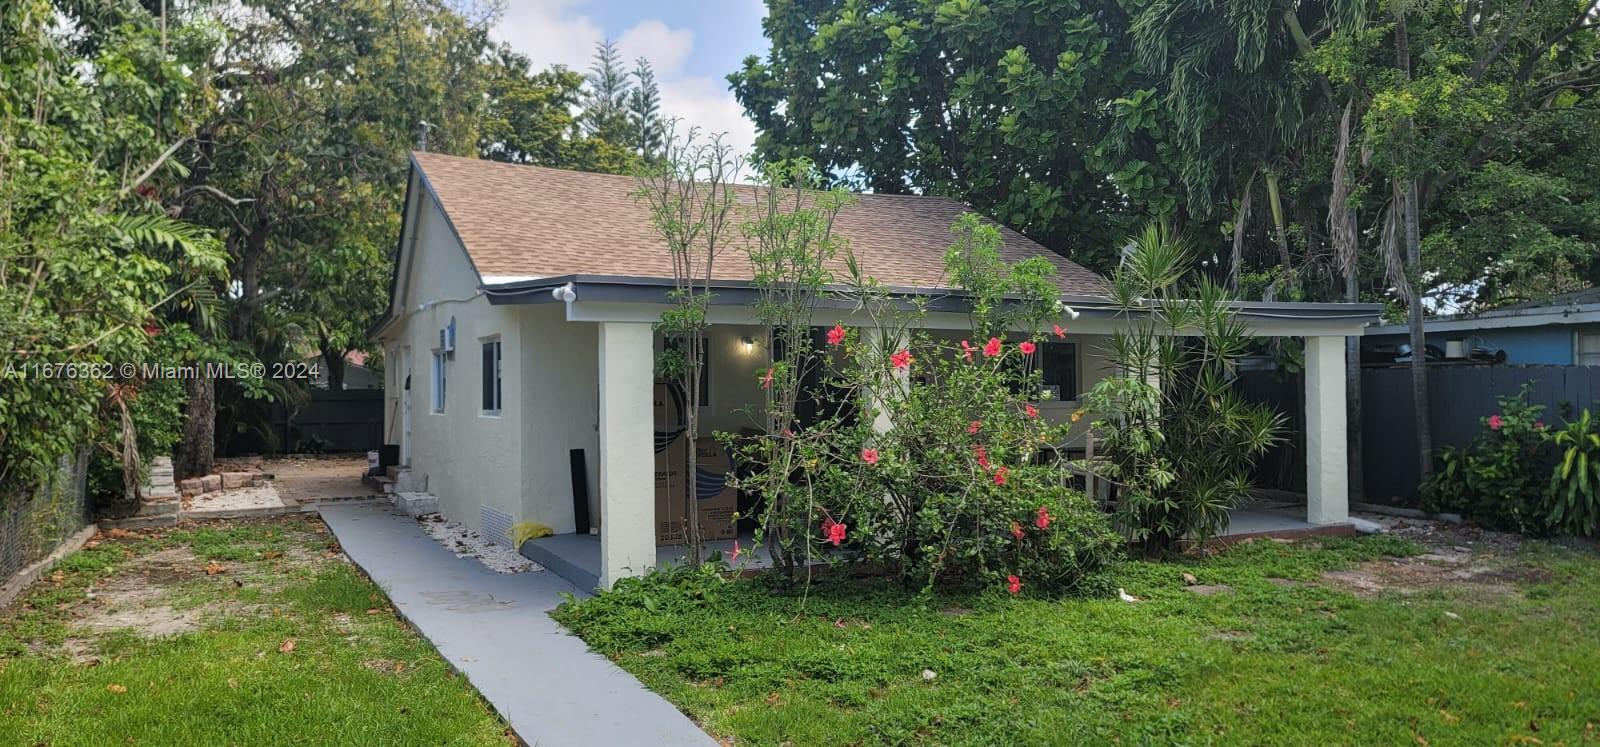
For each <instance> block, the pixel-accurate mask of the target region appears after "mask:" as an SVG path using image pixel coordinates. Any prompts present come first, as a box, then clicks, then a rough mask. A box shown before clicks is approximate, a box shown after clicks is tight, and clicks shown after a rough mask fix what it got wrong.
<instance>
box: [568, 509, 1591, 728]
mask: <svg viewBox="0 0 1600 747" xmlns="http://www.w3.org/2000/svg"><path fill="white" fill-rule="evenodd" d="M1420 551H1421V548H1419V547H1418V546H1417V545H1415V544H1413V543H1411V542H1410V541H1407V540H1401V539H1395V538H1389V537H1371V538H1360V539H1348V540H1332V541H1324V542H1310V543H1301V544H1294V545H1289V544H1282V543H1278V542H1271V541H1261V542H1255V543H1251V544H1247V545H1243V546H1240V547H1236V548H1234V549H1232V550H1230V551H1227V552H1224V553H1222V554H1221V555H1219V556H1217V557H1213V558H1211V559H1208V560H1205V561H1196V562H1193V563H1152V562H1128V563H1125V564H1123V565H1121V566H1120V567H1119V568H1118V569H1117V570H1116V571H1115V572H1114V575H1113V578H1112V581H1111V584H1110V586H1111V587H1113V588H1114V587H1118V586H1120V587H1125V588H1126V589H1127V591H1128V592H1129V593H1131V594H1134V595H1136V596H1138V597H1141V598H1143V599H1144V601H1142V602H1138V603H1128V602H1124V601H1120V600H1118V599H1117V598H1116V597H1115V593H1114V592H1113V593H1112V595H1111V596H1110V598H1092V599H1064V600H1049V599H1028V598H1008V597H1007V596H1006V595H1004V594H1003V593H989V594H981V595H972V596H960V597H949V598H941V599H935V600H929V601H924V600H918V599H916V598H915V597H913V596H910V595H907V594H905V593H903V592H899V591H896V590H892V589H888V588H885V587H884V586H883V585H882V584H881V583H878V582H862V581H849V582H844V583H833V582H829V583H819V584H817V585H813V586H812V587H811V589H810V590H809V592H808V593H807V594H806V595H805V596H804V597H801V596H799V595H793V594H783V593H777V592H775V591H774V590H773V589H770V588H768V587H767V585H766V584H763V583H762V582H759V581H739V582H733V583H729V584H725V585H717V586H713V587H712V588H713V590H712V591H710V592H708V593H704V594H701V595H696V594H692V593H686V592H684V591H682V588H683V587H681V586H679V587H674V586H667V585H664V584H662V583H654V584H647V585H645V586H643V587H641V588H639V589H635V590H633V591H629V592H627V593H621V594H611V595H605V596H602V597H599V598H596V599H594V600H590V601H587V602H583V603H579V604H577V605H570V604H569V605H568V606H566V607H563V608H562V609H561V610H558V612H557V617H558V619H560V620H562V621H563V622H565V623H566V624H567V625H569V626H571V627H572V628H573V629H575V630H576V631H577V632H578V633H579V634H580V635H581V636H583V638H584V639H585V640H587V641H588V642H589V643H590V644H591V645H592V646H593V647H594V648H596V649H597V650H599V651H602V652H604V653H605V654H607V655H609V656H610V657H612V658H613V659H614V660H616V661H617V662H618V663H619V664H620V665H621V666H623V667H624V668H626V669H627V670H628V671H630V672H633V673H634V674H635V675H637V676H638V677H640V678H641V679H642V680H643V681H644V682H645V683H646V684H647V685H648V686H650V687H651V688H652V689H654V690H656V691H658V692H660V693H662V694H663V695H665V696H666V697H667V698H668V699H670V700H671V701H672V702H674V703H675V704H677V705H678V707H679V708H681V709H683V710H684V711H685V712H687V713H689V714H691V715H692V716H693V717H694V718H695V719H697V720H698V721H700V722H701V723H702V724H703V725H704V726H706V728H707V729H708V730H710V731H711V732H712V733H713V734H714V735H717V736H719V737H725V738H726V737H733V738H735V739H736V740H737V741H738V742H739V743H740V744H782V743H786V742H787V743H792V744H794V745H839V744H906V743H911V744H995V745H1002V744H1004V745H1011V744H1098V743H1107V742H1113V743H1123V744H1208V743H1218V744H1315V745H1322V744H1383V745H1400V744H1407V745H1418V744H1434V745H1445V744H1473V745H1477V744H1507V743H1525V744H1546V745H1553V744H1560V743H1565V744H1589V743H1600V557H1596V556H1595V555H1593V554H1586V553H1581V552H1577V551H1571V550H1566V549H1562V548H1558V547H1555V546H1552V545H1549V544H1544V543H1531V542H1530V543H1527V544H1525V545H1523V547H1522V548H1521V550H1520V551H1513V552H1512V553H1510V555H1509V556H1508V554H1507V553H1501V554H1500V555H1499V556H1494V555H1488V554H1481V553H1480V554H1475V555H1473V556H1472V557H1471V559H1470V560H1467V561H1466V562H1443V561H1438V560H1436V559H1434V558H1432V557H1431V556H1430V557H1425V558H1417V557H1414V556H1416V555H1417V554H1418V553H1419V552H1420ZM1392 556H1413V557H1408V559H1406V560H1389V559H1388V558H1391V557H1392ZM1339 569H1344V570H1343V571H1342V573H1341V575H1339V576H1337V577H1326V576H1324V575H1323V573H1324V572H1325V571H1330V570H1334V571H1338V570H1339ZM1185 572H1188V573H1190V574H1192V575H1193V576H1194V577H1195V578H1196V581H1198V583H1200V584H1203V585H1227V586H1230V587H1232V588H1231V590H1223V591H1222V592H1221V593H1217V594H1214V595H1211V596H1202V595H1200V594H1196V593H1193V592H1192V591H1189V590H1186V589H1185V587H1186V585H1187V583H1186V581H1185V580H1184V578H1183V574H1184V573H1185ZM1362 584H1366V586H1363V585H1362ZM925 669H926V670H930V671H932V672H933V673H935V676H934V678H933V679H932V680H925V678H924V675H923V670H925Z"/></svg>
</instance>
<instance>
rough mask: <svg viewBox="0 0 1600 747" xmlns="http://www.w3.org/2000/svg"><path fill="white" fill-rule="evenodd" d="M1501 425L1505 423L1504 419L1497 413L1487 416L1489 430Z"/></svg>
mask: <svg viewBox="0 0 1600 747" xmlns="http://www.w3.org/2000/svg"><path fill="white" fill-rule="evenodd" d="M1502 425H1505V421H1504V420H1501V419H1500V416H1499V415H1490V416H1489V430H1491V431H1497V430H1500V426H1502Z"/></svg>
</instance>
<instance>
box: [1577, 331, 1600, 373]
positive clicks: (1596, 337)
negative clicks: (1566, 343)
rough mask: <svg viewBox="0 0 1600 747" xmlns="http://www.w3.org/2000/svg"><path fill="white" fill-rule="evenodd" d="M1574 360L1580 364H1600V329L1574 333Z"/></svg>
mask: <svg viewBox="0 0 1600 747" xmlns="http://www.w3.org/2000/svg"><path fill="white" fill-rule="evenodd" d="M1585 348H1588V349H1587V350H1585ZM1572 362H1573V363H1575V364H1577V365H1580V366H1600V329H1597V330H1590V331H1586V330H1579V331H1576V332H1573V333H1572Z"/></svg>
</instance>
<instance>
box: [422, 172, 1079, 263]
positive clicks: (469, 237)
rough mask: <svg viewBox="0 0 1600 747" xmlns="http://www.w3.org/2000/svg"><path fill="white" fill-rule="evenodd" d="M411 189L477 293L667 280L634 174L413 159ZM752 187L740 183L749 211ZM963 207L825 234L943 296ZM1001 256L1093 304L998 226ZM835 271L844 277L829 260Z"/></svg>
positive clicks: (855, 210) (864, 205) (860, 220)
mask: <svg viewBox="0 0 1600 747" xmlns="http://www.w3.org/2000/svg"><path fill="white" fill-rule="evenodd" d="M412 157H413V160H414V161H415V163H416V166H417V169H418V172H419V173H420V175H421V181H422V183H423V184H424V185H425V187H426V189H427V191H428V193H429V194H431V195H432V197H433V199H435V200H437V202H438V204H439V206H440V207H441V208H442V209H443V211H444V214H445V215H446V217H447V219H448V221H449V223H450V225H451V226H452V227H453V229H454V230H455V233H456V235H457V236H458V237H459V238H460V240H461V244H462V245H463V246H464V247H465V248H466V250H467V254H468V257H469V259H470V261H471V263H472V264H473V265H474V267H475V268H476V269H477V271H478V274H479V276H480V277H481V278H482V280H483V281H484V282H485V283H486V284H494V283H496V282H510V281H515V280H525V279H530V278H542V277H555V276H562V275H574V274H590V275H616V276H627V277H659V278H671V277H672V263H671V258H670V256H669V255H668V254H667V252H666V251H665V249H664V248H663V247H662V245H661V241H660V238H659V237H658V236H657V235H656V233H655V231H654V229H653V228H652V226H651V225H650V213H649V209H648V208H647V207H646V206H645V205H644V204H643V203H641V202H640V201H639V200H637V199H635V197H634V196H633V194H634V192H635V191H636V190H637V188H638V186H637V182H636V181H635V180H634V178H633V177H629V176H618V175H612V174H594V173H588V172H582V171H568V170H564V169H552V168H545V167H540V166H524V165H518V164H507V163H500V162H495V161H484V160H478V159H471V158H458V157H455V156H446V155H441V154H437V153H414V154H412ZM757 189H759V188H757V187H752V186H748V185H741V186H740V187H739V188H738V191H739V199H740V200H741V201H742V202H745V203H747V204H748V203H750V202H752V201H753V200H754V197H755V195H756V192H755V190H757ZM965 212H970V208H968V207H967V206H966V205H964V204H962V203H960V202H957V201H955V200H950V199H946V198H942V197H925V196H911V195H881V194H860V195H857V196H856V200H855V202H854V203H853V204H852V205H850V206H848V207H846V208H844V209H843V210H841V211H840V213H839V216H838V218H837V219H836V221H835V224H834V230H835V233H836V235H838V236H841V237H843V238H845V239H846V240H848V241H849V242H850V246H851V248H852V250H853V251H854V253H855V255H856V257H857V259H858V260H859V261H860V262H861V265H862V267H863V268H864V270H865V271H866V272H867V273H868V274H870V275H872V276H874V277H875V278H877V279H878V281H879V282H882V283H884V284H886V285H890V286H899V287H908V288H941V287H948V286H949V285H950V282H949V280H948V279H947V278H945V277H944V253H945V251H946V250H947V249H948V248H949V247H950V244H951V242H952V241H953V239H954V237H953V235H952V234H951V232H950V226H951V224H952V223H954V222H955V220H956V219H957V218H958V217H959V216H960V215H961V214H962V213H965ZM1000 232H1001V236H1002V238H1003V241H1004V244H1003V245H1002V247H1001V249H1000V254H1001V257H1002V258H1004V259H1005V260H1006V261H1008V262H1017V261H1020V260H1022V259H1026V258H1028V257H1044V258H1045V259H1048V260H1049V261H1051V262H1052V263H1053V264H1054V265H1055V266H1056V269H1057V274H1056V281H1057V283H1058V284H1059V285H1060V286H1061V289H1062V292H1063V293H1067V294H1074V295H1100V294H1103V293H1104V292H1105V282H1104V280H1103V279H1101V278H1100V276H1098V275H1096V274H1094V273H1093V272H1090V271H1089V270H1088V269H1086V268H1084V267H1083V266H1081V265H1078V264H1076V263H1074V262H1072V261H1070V260H1068V259H1066V258H1064V257H1061V256H1060V255H1057V254H1055V253H1054V252H1051V251H1050V250H1048V249H1046V248H1045V247H1043V246H1041V245H1039V244H1037V243H1035V242H1033V241H1031V240H1029V239H1028V238H1026V237H1024V236H1023V235H1022V234H1019V233H1017V232H1016V231H1013V230H1011V229H1009V228H1006V227H1004V226H1001V227H1000ZM835 263H836V265H837V266H836V267H835V268H834V269H835V271H836V272H841V273H842V271H843V269H844V261H843V258H842V257H840V258H837V259H836V261H835ZM713 277H714V278H715V279H718V280H736V281H737V280H750V279H751V270H750V265H749V262H748V260H747V259H746V258H745V257H744V254H743V252H739V251H734V252H728V253H727V254H725V255H723V256H722V257H720V258H719V262H718V265H717V268H716V272H715V273H714V274H713Z"/></svg>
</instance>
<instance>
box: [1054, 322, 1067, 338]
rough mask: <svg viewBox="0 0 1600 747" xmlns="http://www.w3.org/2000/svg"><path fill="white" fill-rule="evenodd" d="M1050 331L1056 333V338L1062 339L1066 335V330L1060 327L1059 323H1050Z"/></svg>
mask: <svg viewBox="0 0 1600 747" xmlns="http://www.w3.org/2000/svg"><path fill="white" fill-rule="evenodd" d="M1051 331H1052V332H1055V333H1056V339H1057V340H1064V339H1066V337H1067V331H1066V330H1064V329H1062V328H1061V325H1059V324H1056V325H1052V326H1051Z"/></svg>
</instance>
